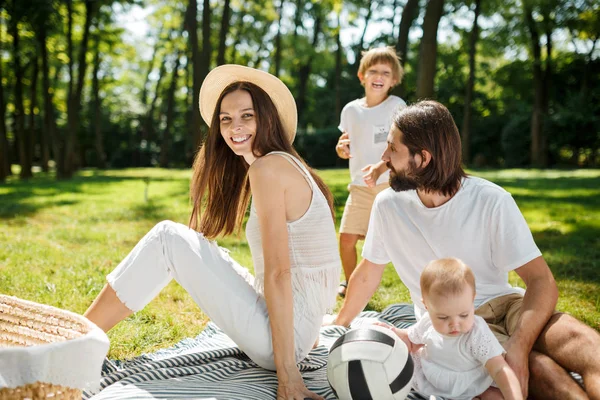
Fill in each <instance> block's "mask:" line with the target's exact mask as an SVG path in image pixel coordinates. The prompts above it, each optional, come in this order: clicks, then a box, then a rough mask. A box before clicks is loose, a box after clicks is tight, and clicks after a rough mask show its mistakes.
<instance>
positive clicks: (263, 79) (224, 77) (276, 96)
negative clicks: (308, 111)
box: [199, 64, 298, 143]
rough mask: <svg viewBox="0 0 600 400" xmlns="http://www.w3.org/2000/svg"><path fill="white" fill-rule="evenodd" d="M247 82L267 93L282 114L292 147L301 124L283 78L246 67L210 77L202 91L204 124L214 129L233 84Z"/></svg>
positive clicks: (221, 68) (220, 70) (221, 69)
mask: <svg viewBox="0 0 600 400" xmlns="http://www.w3.org/2000/svg"><path fill="white" fill-rule="evenodd" d="M238 81H245V82H250V83H253V84H255V85H256V86H258V87H260V88H261V89H262V90H264V91H265V92H266V93H267V94H268V95H269V97H271V100H272V101H273V104H275V107H276V108H277V111H278V113H279V118H281V123H282V124H283V128H284V129H285V132H286V133H287V135H288V137H289V139H290V143H291V142H293V141H294V137H295V136H296V125H297V123H298V112H297V110H296V102H295V101H294V96H292V93H291V92H290V90H289V89H288V88H287V86H285V84H284V83H283V82H281V80H279V78H277V77H276V76H274V75H271V74H269V73H267V72H264V71H260V70H258V69H254V68H249V67H244V66H241V65H233V64H229V65H221V66H219V67H217V68H215V69H213V70H212V71H210V72H209V73H208V75H206V78H205V79H204V82H203V83H202V87H201V88H200V100H199V103H200V114H201V115H202V118H203V119H204V122H206V124H207V125H208V126H210V124H211V122H212V117H213V113H214V111H215V107H216V105H217V100H218V99H219V96H220V95H221V93H222V92H223V89H225V88H226V87H227V86H228V85H229V84H231V83H233V82H238Z"/></svg>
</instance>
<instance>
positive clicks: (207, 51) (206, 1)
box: [201, 0, 212, 81]
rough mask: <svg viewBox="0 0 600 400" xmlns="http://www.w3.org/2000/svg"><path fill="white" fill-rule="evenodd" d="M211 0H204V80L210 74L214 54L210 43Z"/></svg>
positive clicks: (202, 71) (202, 70)
mask: <svg viewBox="0 0 600 400" xmlns="http://www.w3.org/2000/svg"><path fill="white" fill-rule="evenodd" d="M210 18H211V11H210V0H204V6H203V8H202V69H201V73H202V76H201V77H202V81H203V80H204V78H205V77H206V75H208V71H209V70H210V59H211V54H212V45H211V43H210V31H211V30H210Z"/></svg>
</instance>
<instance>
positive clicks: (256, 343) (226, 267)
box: [106, 221, 321, 370]
mask: <svg viewBox="0 0 600 400" xmlns="http://www.w3.org/2000/svg"><path fill="white" fill-rule="evenodd" d="M106 279H107V281H108V283H109V285H110V286H111V287H112V288H113V289H114V290H115V292H116V294H117V296H118V297H119V299H120V300H121V301H122V302H123V304H125V305H126V306H127V307H128V308H129V309H130V310H132V311H139V310H141V309H142V308H144V307H145V306H146V304H148V303H149V302H150V301H151V300H152V299H153V298H154V297H155V296H156V295H157V294H158V293H159V292H160V291H161V290H162V288H164V287H165V286H166V285H167V284H168V283H169V282H170V281H171V279H175V280H176V281H177V282H179V284H180V285H181V286H183V288H184V289H185V290H186V291H187V292H188V293H189V294H190V295H191V296H192V298H193V299H194V301H195V302H196V304H198V305H199V306H200V308H201V309H202V310H203V311H204V312H205V313H206V314H207V315H208V317H209V318H210V319H211V320H212V321H213V322H214V323H215V324H217V325H218V326H219V328H221V329H222V330H223V331H224V332H225V333H226V334H227V335H228V336H229V337H230V338H231V339H232V340H233V341H234V342H235V343H236V344H237V345H238V346H239V348H240V349H241V350H242V351H244V352H245V353H246V354H247V355H248V357H250V358H251V359H252V360H253V361H254V362H255V363H257V364H258V365H260V366H261V367H263V368H266V369H270V370H274V369H275V363H274V361H273V343H272V338H271V326H270V324H269V315H268V313H267V306H266V303H265V299H264V297H263V296H262V295H260V294H258V293H257V292H256V290H255V289H254V286H253V282H254V276H252V274H250V272H249V271H248V270H247V269H246V268H244V267H242V266H240V265H239V264H238V263H237V262H235V261H234V260H233V259H232V258H231V257H229V254H227V252H226V251H224V250H223V249H221V248H220V247H219V246H217V244H216V243H215V242H212V241H209V240H207V239H206V238H204V236H203V235H202V234H200V233H198V232H196V231H194V230H192V229H189V228H188V227H186V226H185V225H182V224H177V223H175V222H172V221H163V222H160V223H158V224H157V225H156V226H155V227H154V228H152V230H151V231H150V232H148V233H147V234H146V236H144V238H143V239H142V240H140V242H139V243H138V244H137V245H136V246H135V247H134V249H133V250H132V251H131V253H129V254H128V255H127V257H125V259H124V260H123V261H122V262H121V263H120V264H119V265H118V266H117V268H115V270H114V271H112V272H111V273H110V274H109V275H108V276H107V277H106ZM299 318H302V317H297V318H295V321H294V326H295V329H294V333H295V334H294V339H295V353H296V362H299V361H301V360H303V359H304V358H305V357H306V355H307V354H308V353H309V352H310V350H311V349H312V347H313V344H314V343H315V341H316V340H317V338H318V336H319V328H320V325H321V320H320V319H318V320H317V319H315V320H314V321H310V320H305V319H303V320H299Z"/></svg>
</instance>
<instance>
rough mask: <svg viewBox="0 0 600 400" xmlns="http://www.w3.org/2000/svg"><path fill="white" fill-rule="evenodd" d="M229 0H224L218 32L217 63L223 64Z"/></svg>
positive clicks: (227, 28) (227, 31) (227, 29)
mask: <svg viewBox="0 0 600 400" xmlns="http://www.w3.org/2000/svg"><path fill="white" fill-rule="evenodd" d="M229 1H230V0H225V3H224V4H223V16H222V18H221V31H220V32H219V52H218V54H217V65H223V64H225V44H226V43H225V42H226V41H227V33H229V14H230V11H231V9H230V7H229Z"/></svg>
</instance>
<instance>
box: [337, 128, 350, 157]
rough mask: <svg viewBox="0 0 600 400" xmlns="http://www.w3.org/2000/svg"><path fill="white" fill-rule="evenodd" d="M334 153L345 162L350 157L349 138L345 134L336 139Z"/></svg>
mask: <svg viewBox="0 0 600 400" xmlns="http://www.w3.org/2000/svg"><path fill="white" fill-rule="evenodd" d="M335 152H336V153H337V155H338V157H340V158H343V159H344V160H347V159H348V158H351V157H352V154H350V136H349V135H348V133H347V132H344V133H342V136H340V138H339V139H338V142H337V145H336V146H335Z"/></svg>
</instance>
